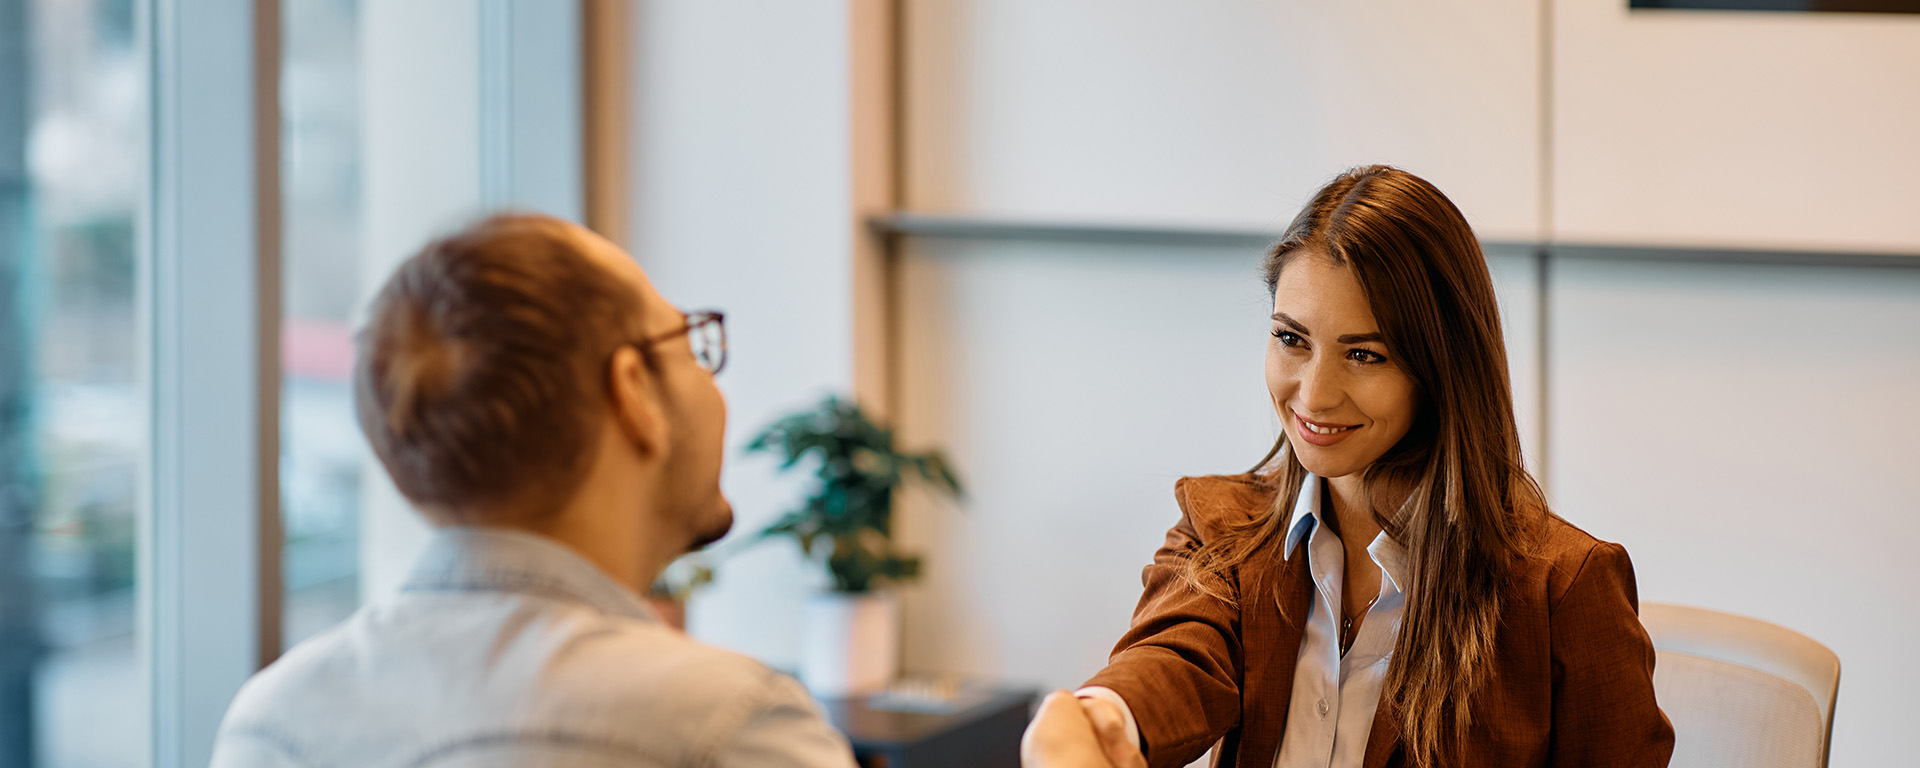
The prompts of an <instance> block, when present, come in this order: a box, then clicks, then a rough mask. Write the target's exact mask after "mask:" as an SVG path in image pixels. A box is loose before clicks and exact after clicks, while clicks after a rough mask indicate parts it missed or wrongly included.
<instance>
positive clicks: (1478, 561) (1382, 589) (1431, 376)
mask: <svg viewBox="0 0 1920 768" xmlns="http://www.w3.org/2000/svg"><path fill="white" fill-rule="evenodd" d="M1264 273H1265V277H1266V281H1267V286H1268V288H1269V289H1270V290H1271V291H1272V293H1273V316H1272V322H1271V327H1270V329H1269V330H1270V334H1271V338H1269V339H1268V343H1267V374H1266V375H1267V387H1268V390H1269V392H1270V393H1271V395H1272V399H1273V407H1274V411H1275V413H1276V414H1278V415H1279V417H1280V419H1281V421H1282V422H1283V424H1284V425H1285V426H1284V429H1283V431H1282V435H1281V437H1280V440H1279V442H1278V443H1277V444H1276V445H1275V446H1274V450H1273V451H1272V452H1270V453H1269V454H1268V457H1267V459H1265V460H1263V461H1262V462H1261V464H1260V466H1259V467H1257V468H1256V469H1255V470H1254V471H1252V472H1249V473H1247V474H1244V475H1234V476H1218V477H1196V478H1186V479H1183V480H1181V481H1180V482H1179V483H1178V484H1177V485H1176V486H1175V491H1174V493H1175V497H1176V498H1177V499H1178V501H1179V503H1180V508H1181V512H1182V515H1183V516H1182V518H1181V520H1180V522H1179V524H1178V525H1176V526H1174V528H1173V530H1171V531H1169V532H1168V534H1167V541H1166V544H1165V546H1163V547H1162V548H1161V549H1160V551H1159V552H1158V554H1157V555H1156V556H1155V557H1154V562H1153V564H1152V565H1150V566H1148V567H1147V568H1146V571H1145V574H1144V577H1143V579H1144V582H1145V585H1146V592H1145V595H1144V596H1143V597H1142V598H1141V600H1140V605H1139V607H1138V608H1137V609H1136V610H1135V612H1134V620H1133V626H1132V628H1131V629H1130V630H1129V631H1128V632H1127V634H1126V635H1125V636H1124V637H1123V638H1121V640H1120V643H1119V645H1118V646H1117V647H1116V649H1115V650H1114V654H1113V657H1112V659H1111V663H1110V664H1109V665H1108V666H1107V667H1106V669H1104V670H1102V671H1101V672H1100V673H1099V674H1097V675H1095V676H1094V677H1093V679H1092V680H1090V681H1089V682H1088V686H1087V687H1086V688H1082V689H1081V690H1080V691H1078V692H1077V695H1078V697H1079V698H1078V702H1079V704H1080V705H1081V706H1080V707H1078V708H1072V707H1063V706H1062V701H1064V697H1060V696H1058V695H1057V696H1056V698H1054V699H1052V700H1050V701H1049V702H1048V706H1047V707H1045V708H1043V710H1042V711H1041V714H1040V716H1039V717H1038V718H1036V720H1035V722H1034V724H1033V725H1032V726H1031V727H1030V729H1029V738H1028V743H1029V747H1030V749H1029V750H1028V753H1027V754H1028V755H1029V757H1030V758H1032V759H1033V760H1034V761H1035V762H1048V761H1049V759H1048V758H1049V755H1047V754H1044V750H1041V749H1039V748H1037V747H1035V746H1034V745H1036V744H1038V745H1048V744H1069V743H1081V744H1085V743H1094V742H1092V741H1091V740H1088V739H1086V738H1084V737H1085V736H1086V735H1087V731H1088V730H1089V728H1091V730H1092V731H1093V732H1094V733H1095V734H1096V735H1097V737H1098V740H1099V741H1098V743H1100V744H1102V745H1103V748H1104V749H1105V750H1106V756H1107V758H1108V759H1109V760H1111V761H1112V762H1113V763H1114V764H1116V765H1122V764H1127V763H1129V762H1135V761H1138V760H1139V757H1138V755H1137V754H1135V753H1134V749H1135V747H1136V746H1137V748H1138V749H1139V750H1140V751H1141V752H1144V755H1145V757H1146V761H1147V763H1148V764H1150V765H1153V766H1183V765H1186V764H1187V763H1189V762H1191V761H1192V760H1194V759H1196V758H1198V757H1200V756H1201V755H1203V754H1204V753H1205V752H1206V751H1207V750H1208V749H1209V748H1211V747H1213V746H1214V745H1215V743H1216V742H1219V750H1218V761H1219V762H1218V764H1219V765H1238V766H1248V767H1257V768H1266V767H1267V766H1280V767H1281V768H1294V767H1295V766H1334V767H1337V768H1349V767H1351V768H1360V767H1361V766H1365V767H1366V768H1378V767H1379V766H1383V765H1406V766H1547V765H1551V766H1659V765H1665V764H1666V761H1667V758H1668V756H1669V755H1670V754H1671V753H1672V749H1673V730H1672V728H1671V726H1670V725H1669V724H1668V722H1667V720H1666V718H1665V717H1664V716H1663V715H1662V714H1661V712H1660V710H1659V708H1658V707H1657V706H1656V705H1655V703H1654V696H1653V660H1654V654H1653V648H1652V645H1651V643H1650V642H1649V641H1648V639H1647V635H1646V633H1645V631H1644V630H1643V629H1642V628H1641V626H1640V623H1639V619H1638V618H1637V615H1636V606H1637V598H1636V596H1635V591H1634V581H1633V567H1632V565H1631V563H1629V562H1628V559H1627V555H1626V551H1625V550H1623V549H1622V548H1621V547H1620V546H1618V545H1616V544H1610V543H1607V542H1602V541H1598V540H1596V539H1594V538H1593V537H1592V536H1589V535H1587V533H1586V532H1584V531H1581V530H1580V529H1578V528H1575V527H1573V526H1572V525H1570V524H1568V523H1567V522H1566V521H1564V520H1561V519H1560V518H1558V517H1556V516H1554V515H1553V514H1552V513H1551V512H1549V511H1548V510H1547V506H1546V502H1545V499H1544V498H1543V496H1542V494H1541V492H1540V489H1539V487H1538V486H1537V485H1536V484H1535V483H1534V481H1533V479H1532V478H1531V477H1530V476H1529V475H1528V474H1527V472H1526V470H1525V469H1524V468H1523V467H1522V465H1521V457H1520V435H1519V431H1518V429H1517V428H1516V427H1515V426H1514V419H1513V397H1512V393H1511V391H1510V389H1509V386H1508V378H1507V361H1506V353H1505V347H1504V345H1503V343H1502V341H1501V336H1500V321H1499V315H1498V311H1497V308H1496V306H1495V301H1494V293H1493V285H1492V281H1491V279H1490V278H1489V276H1488V273H1487V267H1486V260H1485V258H1484V257H1483V256H1482V254H1481V252H1480V246H1479V244H1478V241H1476V240H1475V239H1474V236H1473V232H1472V230H1471V228H1469V227H1468V225H1467V222H1466V219H1465V218H1464V217H1462V216H1461V214H1460V211H1459V210H1458V209H1456V208H1455V207H1454V206H1453V204H1452V203H1451V202H1450V201H1448V200H1447V198H1446V196H1445V195H1442V194H1441V193H1440V191H1439V190H1438V189H1435V188H1434V187H1433V185H1431V184H1428V183H1427V182H1426V181H1425V180H1422V179H1420V178H1419V177H1416V176H1414V175H1413V174H1410V173H1407V172H1405V171H1401V170H1398V169H1394V168H1389V167H1385V166H1371V167H1366V168H1359V169H1355V170H1352V171H1349V172H1348V173H1346V174H1343V175H1341V176H1340V177H1339V178H1337V179H1335V180H1334V181H1333V182H1332V183H1329V184H1328V185H1327V186H1326V187H1324V188H1322V189H1321V190H1320V191H1319V193H1318V194H1316V195H1315V196H1314V198H1313V200H1312V201H1311V202H1310V203H1308V204H1307V206H1306V208H1305V210H1303V211H1301V212H1300V215H1299V216H1298V217H1296V218H1295V219H1294V221H1293V223H1292V225H1291V226H1289V227H1288V229H1287V232H1286V234H1285V236H1284V237H1283V239H1282V240H1281V241H1280V243H1279V244H1278V245H1276V246H1274V248H1273V250H1272V251H1271V253H1270V254H1269V256H1268V258H1267V260H1266V263H1265V265H1264ZM1066 751H1070V750H1066ZM1056 754H1065V751H1063V752H1057V753H1056ZM1053 762H1065V761H1060V760H1055V761H1053Z"/></svg>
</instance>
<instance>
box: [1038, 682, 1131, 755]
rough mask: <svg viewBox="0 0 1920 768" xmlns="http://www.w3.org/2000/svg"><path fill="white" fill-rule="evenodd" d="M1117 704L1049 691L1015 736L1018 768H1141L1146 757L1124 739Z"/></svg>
mask: <svg viewBox="0 0 1920 768" xmlns="http://www.w3.org/2000/svg"><path fill="white" fill-rule="evenodd" d="M1125 728H1126V726H1125V723H1124V722H1122V720H1121V716H1120V711H1119V708H1117V707H1115V706H1113V705H1112V704H1111V703H1108V702H1104V701H1098V700H1094V699H1078V698H1075V697H1074V695H1073V693H1072V692H1071V691H1054V692H1053V693H1050V694H1047V698H1046V699H1045V700H1043V701H1041V702H1040V711H1039V713H1038V714H1035V715H1034V717H1033V722H1032V723H1031V724H1029V725H1027V732H1026V734H1025V735H1024V736H1022V737H1021V739H1020V764H1021V766H1023V768H1146V766H1147V760H1146V758H1145V757H1143V756H1141V754H1140V750H1138V749H1135V748H1134V746H1133V744H1131V743H1130V742H1129V741H1128V740H1127V735H1126V732H1125Z"/></svg>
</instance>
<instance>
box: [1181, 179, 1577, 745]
mask: <svg viewBox="0 0 1920 768" xmlns="http://www.w3.org/2000/svg"><path fill="white" fill-rule="evenodd" d="M1305 253H1317V254H1320V255H1323V256H1325V257H1326V258H1328V259H1331V260H1332V261H1333V263H1335V264H1338V265H1341V266H1343V267H1346V268H1347V269H1349V270H1351V271H1352V273H1353V275H1354V277H1355V279H1356V280H1357V281H1358V282H1359V283H1360V286H1361V288H1362V290H1364V291H1365V293H1366V295H1367V301H1368V304H1369V306H1370V308H1371V309H1372V310H1373V316H1374V319H1375V320H1376V321H1377V322H1378V323H1379V325H1380V331H1381V334H1382V335H1383V336H1385V340H1386V345H1387V348H1388V349H1389V350H1390V351H1391V354H1393V356H1394V357H1395V358H1396V360H1397V361H1398V364H1399V366H1400V369H1401V370H1402V371H1404V372H1405V373H1406V374H1407V376H1408V377H1410V378H1412V379H1413V382H1414V385H1415V390H1416V392H1417V393H1418V395H1417V396H1418V397H1419V398H1420V404H1419V406H1418V409H1417V412H1416V415H1415V417H1414V424H1413V426H1412V427H1411V428H1410V429H1409V430H1408V431H1407V435H1406V437H1404V438H1402V439H1401V441H1400V442H1399V443H1398V444H1396V445H1395V446H1394V447H1393V448H1392V449H1390V450H1388V451H1387V453H1386V454H1385V455H1383V456H1381V457H1380V459H1379V460H1377V461H1375V462H1374V463H1373V464H1372V465H1370V466H1369V467H1367V468H1366V469H1365V470H1364V473H1365V474H1364V476H1363V477H1364V479H1365V481H1366V482H1365V483H1364V485H1365V487H1367V488H1368V489H1374V490H1377V489H1381V488H1393V489H1410V490H1411V493H1410V494H1409V495H1408V496H1407V498H1406V501H1405V503H1404V504H1401V505H1399V506H1398V507H1397V508H1394V509H1382V508H1381V506H1380V505H1379V504H1376V503H1373V502H1372V501H1369V506H1370V507H1371V509H1370V511H1371V513H1372V515H1373V518H1374V519H1375V520H1376V521H1378V522H1379V524H1380V527H1381V528H1382V529H1383V530H1384V531H1386V533H1387V535H1388V536H1391V537H1393V539H1394V540H1395V541H1397V542H1399V543H1400V544H1401V546H1403V547H1405V548H1406V550H1407V551H1408V553H1409V556H1410V557H1409V559H1410V560H1411V571H1412V572H1411V574H1410V577H1409V584H1408V585H1407V606H1406V611H1405V613H1404V615H1403V617H1402V619H1401V621H1400V633H1399V638H1398V640H1396V642H1395V646H1394V651H1393V662H1392V665H1391V666H1390V667H1389V669H1388V672H1387V680H1386V684H1385V687H1384V689H1383V690H1382V691H1381V700H1382V701H1384V702H1394V704H1393V705H1392V707H1390V708H1389V707H1383V708H1382V710H1381V715H1382V716H1385V715H1386V714H1387V712H1388V711H1392V712H1393V713H1394V716H1397V717H1398V718H1399V724H1400V730H1401V734H1402V741H1403V743H1404V744H1405V745H1406V749H1407V756H1408V757H1410V758H1412V760H1413V762H1414V764H1416V765H1428V766H1431V765H1435V764H1437V763H1438V762H1439V761H1441V760H1443V759H1446V760H1447V761H1448V762H1452V760H1450V759H1448V758H1451V757H1452V756H1454V755H1456V754H1457V751H1456V750H1457V748H1458V746H1459V745H1460V743H1461V741H1462V740H1463V738H1464V737H1465V735H1466V732H1467V728H1468V726H1469V725H1471V723H1472V706H1471V704H1472V700H1473V696H1474V694H1475V693H1476V692H1477V691H1479V690H1480V689H1481V688H1482V687H1483V686H1484V685H1485V684H1486V682H1487V681H1488V680H1489V679H1490V678H1491V677H1492V675H1493V668H1492V664H1491V662H1492V659H1493V654H1494V638H1495V633H1496V630H1497V628H1498V626H1499V623H1500V608H1501V593H1502V591H1503V589H1504V588H1505V586H1506V580H1507V576H1508V574H1509V573H1511V572H1512V570H1513V566H1514V564H1515V562H1516V560H1518V559H1519V558H1523V557H1526V556H1527V554H1528V552H1529V551H1530V545H1531V540H1532V539H1531V534H1532V532H1534V531H1535V530H1537V522H1538V521H1539V520H1540V519H1542V518H1543V517H1544V516H1545V514H1546V502H1545V499H1544V497H1543V495H1542V494H1541V492H1540V488H1539V486H1538V485H1537V484H1535V482H1534V480H1533V478H1532V476H1531V475H1529V474H1527V471H1526V469H1525V468H1524V467H1523V466H1522V463H1521V456H1520V432H1519V429H1518V428H1517V427H1516V426H1515V424H1514V420H1513V392H1512V390H1511V388H1510V386H1509V384H1508V379H1507V355H1506V347H1505V345H1504V343H1503V342H1502V340H1501V334H1500V315H1499V311H1498V307H1497V305H1496V303H1495V300H1494V293H1493V280H1492V278H1491V277H1490V276H1489V275H1488V273H1487V264H1486V257H1485V256H1484V255H1483V254H1482V253H1481V251H1480V244H1479V241H1478V240H1476V239H1475V238H1474V236H1473V230H1472V228H1471V227H1469V226H1468V225H1467V220H1466V218H1465V217H1464V216H1462V215H1461V214H1460V210H1459V209H1458V208H1455V207H1454V205H1453V203H1452V202H1451V201H1449V200H1448V199H1447V197H1446V196H1445V195H1443V194H1441V193H1440V190H1439V189H1436V188H1435V187H1434V186H1433V185H1432V184H1429V183H1427V181H1426V180H1424V179H1421V178H1420V177H1418V176H1415V175H1413V174H1411V173H1407V172H1406V171H1402V170H1399V169H1397V168H1392V167H1388V166H1383V165H1374V166H1367V167H1364V168H1356V169H1353V170H1350V171H1348V172H1346V173H1344V174H1342V175H1340V176H1339V177H1338V178H1336V179H1334V180H1333V181H1332V182H1330V183H1328V184H1327V185H1326V186H1325V187H1322V188H1321V189H1320V191H1319V192H1318V193H1316V194H1315V195H1314V197H1313V199H1312V200H1311V201H1310V202H1308V203H1307V205H1306V207H1305V208H1304V209H1303V210H1301V211H1300V214H1299V216H1297V217H1295V218H1294V220H1293V223H1292V224H1291V225H1289V226H1288V228H1287V231H1286V234H1285V235H1284V236H1283V237H1282V238H1281V240H1280V242H1279V243H1278V244H1276V245H1274V246H1273V248H1272V250H1271V251H1269V252H1268V255H1267V259H1266V261H1265V263H1264V264H1263V266H1262V271H1263V273H1264V276H1265V278H1266V281H1267V290H1268V292H1269V294H1271V293H1272V291H1273V290H1274V287H1275V285H1276V284H1277V283H1278V281H1279V279H1280V272H1281V270H1283V269H1285V268H1286V266H1287V264H1288V263H1289V262H1290V261H1291V260H1292V259H1293V258H1295V257H1296V256H1299V255H1301V254H1305ZM1276 457H1277V465H1276V462H1275V459H1276ZM1255 471H1256V472H1270V473H1271V477H1272V479H1273V480H1275V481H1276V483H1277V485H1278V493H1276V494H1275V496H1274V500H1273V505H1272V507H1271V508H1270V509H1268V510H1267V513H1266V514H1265V515H1263V516H1260V517H1257V518H1255V519H1254V520H1251V521H1249V522H1247V523H1246V524H1243V525H1241V526H1238V527H1235V528H1232V529H1229V530H1227V531H1226V532H1225V533H1224V534H1223V535H1222V536H1220V537H1219V538H1217V539H1215V540H1214V541H1211V542H1209V543H1208V544H1207V545H1206V546H1204V547H1201V548H1200V550H1198V551H1197V552H1195V553H1194V555H1193V557H1192V558H1191V560H1189V562H1188V569H1187V581H1188V583H1189V584H1190V585H1192V586H1193V587H1194V588H1196V589H1199V590H1201V591H1203V592H1205V593H1207V594H1210V595H1213V596H1215V597H1218V598H1220V599H1223V600H1226V601H1229V602H1236V603H1237V602H1238V601H1239V600H1240V599H1241V597H1242V596H1241V595H1238V594H1236V593H1235V590H1234V587H1233V586H1232V585H1233V583H1234V582H1233V575H1234V573H1235V572H1236V571H1237V569H1238V567H1239V566H1240V564H1241V563H1244V562H1246V561H1247V560H1249V559H1251V558H1253V557H1256V556H1267V557H1274V558H1279V557H1281V556H1282V555H1283V553H1281V551H1280V549H1281V546H1282V544H1281V542H1283V541H1284V538H1283V536H1284V534H1285V527H1286V522H1287V519H1288V518H1289V516H1290V512H1291V511H1292V509H1293V506H1294V503H1295V501H1296V499H1297V498H1298V496H1299V494H1300V489H1301V487H1302V485H1303V484H1304V482H1305V479H1306V476H1307V470H1306V468H1305V467H1303V466H1302V465H1301V464H1300V461H1299V458H1298V457H1297V456H1295V455H1294V453H1293V451H1292V450H1291V446H1289V445H1287V439H1286V433H1285V432H1284V431H1283V432H1282V433H1281V437H1280V441H1279V443H1277V444H1275V446H1274V450H1273V451H1272V452H1270V453H1269V454H1268V455H1267V459H1265V460H1262V462H1261V464H1260V465H1259V466H1257V467H1255ZM1370 495H1371V494H1370ZM1394 495H1396V496H1397V494H1394ZM1381 500H1384V499H1381ZM1394 500H1396V501H1397V498H1396V499H1394ZM1262 586H1264V585H1242V587H1243V588H1246V589H1249V590H1250V591H1252V592H1257V591H1258V590H1259V589H1260V588H1261V587H1262ZM1251 596H1252V595H1251V594H1250V595H1248V597H1251Z"/></svg>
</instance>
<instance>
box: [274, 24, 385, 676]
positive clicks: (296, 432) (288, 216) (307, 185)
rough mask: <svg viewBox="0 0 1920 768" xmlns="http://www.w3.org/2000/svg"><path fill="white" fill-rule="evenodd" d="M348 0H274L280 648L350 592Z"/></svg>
mask: <svg viewBox="0 0 1920 768" xmlns="http://www.w3.org/2000/svg"><path fill="white" fill-rule="evenodd" d="M359 24H360V14H359V4H358V2H356V0H282V3H281V29H282V33H281V55H282V57H283V58H282V61H281V75H280V109H281V177H280V178H281V193H282V197H281V199H282V205H283V206H284V210H283V212H282V214H283V215H282V227H283V228H282V243H281V246H282V250H281V253H282V259H283V270H282V276H283V286H284V287H283V291H284V293H283V302H282V307H283V308H284V311H285V313H286V314H285V320H284V326H283V330H282V336H281V351H282V365H283V368H282V374H283V378H282V391H281V414H280V431H281V454H280V478H281V482H280V489H281V512H282V523H283V527H284V530H285V533H286V550H285V552H284V557H283V558H282V565H283V569H284V570H283V577H284V583H285V586H286V595H285V600H286V602H285V609H284V610H283V612H282V615H283V617H284V624H283V627H282V637H283V638H284V642H285V644H286V645H287V646H288V647H291V646H292V645H293V644H294V643H297V642H299V641H301V640H304V639H306V638H308V637H311V636H313V635H314V634H315V633H317V632H319V631H321V630H323V629H326V628H327V627H329V626H331V625H333V624H335V623H337V622H339V621H340V620H341V619H344V618H346V616H347V615H348V614H351V613H352V612H353V610H354V608H355V607H356V606H357V605H358V604H359V597H360V580H359V547H360V515H361V510H360V507H361V504H360V499H361V493H362V490H361V482H360V479H361V475H362V473H363V471H364V470H365V468H366V467H367V466H369V458H368V456H369V454H368V451H367V447H366V442H365V441H364V440H363V439H362V438H361V435H360V431H359V428H358V426H357V422H356V421H355V419H354V415H353V398H352V390H351V382H350V378H351V374H352V370H353V328H354V324H355V323H356V314H355V313H356V312H358V311H359V310H360V308H361V307H360V304H361V301H362V295H361V294H362V287H361V286H362V284H363V282H364V280H363V279H362V277H363V276H362V274H361V272H362V269H361V265H362V260H363V259H362V253H363V250H362V248H363V241H362V229H363V228H362V226H361V206H362V195H361V188H362V181H361V179H362V174H361V158H362V152H361V141H360V132H361V130H362V125H361V119H360V114H361V112H360V78H361V71H360V44H359Z"/></svg>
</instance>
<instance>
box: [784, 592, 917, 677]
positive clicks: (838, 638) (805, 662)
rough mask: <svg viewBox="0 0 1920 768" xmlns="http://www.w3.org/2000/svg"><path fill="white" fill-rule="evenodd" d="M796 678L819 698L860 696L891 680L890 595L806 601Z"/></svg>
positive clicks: (896, 646) (894, 651) (895, 629)
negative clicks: (798, 670)
mask: <svg viewBox="0 0 1920 768" xmlns="http://www.w3.org/2000/svg"><path fill="white" fill-rule="evenodd" d="M804 631H805V632H806V636H805V637H804V638H802V642H801V644H800V653H801V656H800V680H801V682H804V683H806V685H807V689H808V690H809V691H812V692H813V695H815V696H818V697H821V698H839V697H845V696H862V695H865V694H869V693H874V692H876V691H879V690H881V689H883V688H885V687H887V684H888V683H891V682H893V674H894V671H895V670H896V669H898V668H899V666H900V664H899V660H900V609H899V605H898V604H897V603H896V602H895V601H894V597H893V595H891V594H885V593H880V594H874V593H869V594H859V595H850V594H842V593H838V592H829V593H826V594H822V595H816V596H814V598H813V599H812V600H810V601H808V602H807V612H806V626H805V628H804Z"/></svg>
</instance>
